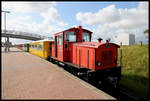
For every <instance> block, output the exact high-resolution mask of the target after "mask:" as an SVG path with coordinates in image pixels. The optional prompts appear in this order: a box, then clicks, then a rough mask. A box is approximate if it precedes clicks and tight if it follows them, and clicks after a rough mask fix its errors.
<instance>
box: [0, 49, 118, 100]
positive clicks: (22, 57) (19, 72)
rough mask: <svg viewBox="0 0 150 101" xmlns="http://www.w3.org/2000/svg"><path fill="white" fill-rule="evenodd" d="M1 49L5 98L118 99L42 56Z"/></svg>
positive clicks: (3, 95)
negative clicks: (6, 51)
mask: <svg viewBox="0 0 150 101" xmlns="http://www.w3.org/2000/svg"><path fill="white" fill-rule="evenodd" d="M1 50H2V51H1V55H2V57H1V62H2V68H1V70H2V74H1V76H2V80H1V81H2V83H1V84H2V86H1V87H2V90H1V92H2V99H100V100H103V99H111V100H112V99H115V98H113V97H111V96H110V95H108V94H106V93H104V92H103V91H100V90H98V89H97V88H95V87H93V86H91V85H90V84H88V83H86V82H84V81H82V80H80V79H79V78H77V77H75V76H73V75H72V74H70V73H68V72H67V71H65V70H63V69H62V68H60V67H58V66H57V65H54V64H52V63H50V62H48V61H46V60H44V59H42V58H39V57H38V56H35V55H32V54H29V53H27V52H22V51H20V50H18V49H16V48H11V49H10V50H11V52H8V53H5V52H4V51H3V50H4V48H1Z"/></svg>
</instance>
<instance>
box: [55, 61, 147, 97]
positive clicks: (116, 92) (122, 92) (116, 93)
mask: <svg viewBox="0 0 150 101" xmlns="http://www.w3.org/2000/svg"><path fill="white" fill-rule="evenodd" d="M53 63H54V64H57V65H58V66H59V67H61V68H63V69H64V70H66V71H67V72H69V73H71V74H73V75H75V74H74V73H73V72H72V71H71V70H69V69H65V68H64V66H63V65H60V64H59V63H58V62H57V61H56V62H53ZM75 76H76V77H78V78H80V79H82V80H84V81H85V82H88V81H87V79H86V77H82V78H81V77H79V76H77V75H75ZM88 83H90V84H91V85H93V86H94V87H96V88H98V89H100V90H102V91H104V92H106V93H108V94H109V95H111V96H113V97H115V98H116V99H117V100H144V99H142V98H139V97H136V96H135V95H133V94H131V93H130V92H129V91H127V90H126V89H125V88H122V87H118V88H112V86H111V85H109V84H107V85H106V84H105V85H104V84H93V83H92V82H88Z"/></svg>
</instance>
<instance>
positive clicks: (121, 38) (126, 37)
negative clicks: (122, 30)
mask: <svg viewBox="0 0 150 101" xmlns="http://www.w3.org/2000/svg"><path fill="white" fill-rule="evenodd" d="M114 43H116V44H118V45H120V43H122V45H134V44H135V35H134V34H119V35H117V36H115V37H114Z"/></svg>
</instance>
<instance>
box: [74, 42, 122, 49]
mask: <svg viewBox="0 0 150 101" xmlns="http://www.w3.org/2000/svg"><path fill="white" fill-rule="evenodd" d="M105 44H107V43H99V42H78V43H73V45H78V46H83V47H91V48H98V47H99V46H101V45H105ZM109 44H112V45H115V46H116V47H120V46H119V45H117V44H114V43H109Z"/></svg>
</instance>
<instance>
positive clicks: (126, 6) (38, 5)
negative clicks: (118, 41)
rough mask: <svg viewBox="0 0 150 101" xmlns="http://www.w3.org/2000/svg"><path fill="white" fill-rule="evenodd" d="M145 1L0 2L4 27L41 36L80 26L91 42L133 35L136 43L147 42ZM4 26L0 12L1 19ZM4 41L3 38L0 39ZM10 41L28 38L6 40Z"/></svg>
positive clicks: (146, 8) (20, 41)
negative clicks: (90, 34)
mask: <svg viewBox="0 0 150 101" xmlns="http://www.w3.org/2000/svg"><path fill="white" fill-rule="evenodd" d="M148 8H149V5H148V2H146V1H145V2H144V1H143V2H140V1H134V2H114V1H113V2H102V1H99V2H98V1H97V2H92V1H89V2H81V1H80V2H75V1H74V2H69V1H61V2H55V1H52V2H48V1H46V2H42V1H40V2H39V1H38V2H35V1H34V2H33V1H32V2H25V1H21V2H17V1H12V2H10V1H9V2H4V1H3V2H2V10H4V11H5V10H7V11H10V13H9V14H7V18H6V19H7V22H6V23H7V24H6V25H7V29H9V30H17V31H23V32H32V33H35V34H40V35H43V36H53V35H54V34H55V33H57V32H60V31H63V30H66V29H68V28H71V27H75V26H79V25H81V26H82V27H83V28H85V29H88V30H90V31H92V32H93V34H92V41H97V38H99V37H101V38H103V40H104V41H105V40H106V39H107V38H111V41H112V42H113V41H114V37H115V36H118V35H120V34H135V38H136V42H139V41H140V40H142V41H143V42H147V38H146V37H145V36H144V34H143V32H144V30H145V29H148V25H149V23H148V22H149V21H148V20H149V19H148V15H149V14H148ZM1 20H2V21H1V25H2V26H1V29H4V14H3V13H2V18H1ZM2 41H4V38H2ZM10 41H11V42H12V43H13V44H19V43H24V42H29V40H21V39H12V38H11V39H10Z"/></svg>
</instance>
